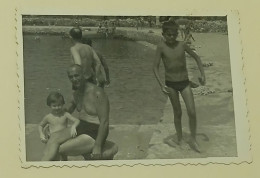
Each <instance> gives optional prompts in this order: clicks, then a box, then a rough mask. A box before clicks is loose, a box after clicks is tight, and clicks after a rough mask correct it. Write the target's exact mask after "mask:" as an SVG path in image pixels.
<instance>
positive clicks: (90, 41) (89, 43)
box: [82, 38, 92, 46]
mask: <svg viewBox="0 0 260 178" xmlns="http://www.w3.org/2000/svg"><path fill="white" fill-rule="evenodd" d="M82 43H83V44H87V45H89V46H92V40H91V39H89V38H83V39H82Z"/></svg>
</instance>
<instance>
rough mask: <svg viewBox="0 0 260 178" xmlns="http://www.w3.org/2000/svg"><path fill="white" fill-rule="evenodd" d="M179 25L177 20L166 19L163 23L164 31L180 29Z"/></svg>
mask: <svg viewBox="0 0 260 178" xmlns="http://www.w3.org/2000/svg"><path fill="white" fill-rule="evenodd" d="M178 28H179V25H178V24H177V23H176V22H175V21H166V22H164V23H163V25H162V31H163V32H166V31H168V30H178Z"/></svg>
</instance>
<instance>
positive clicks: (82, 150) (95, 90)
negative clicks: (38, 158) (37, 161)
mask: <svg viewBox="0 0 260 178" xmlns="http://www.w3.org/2000/svg"><path fill="white" fill-rule="evenodd" d="M83 73H84V72H83V69H82V67H81V66H80V65H77V64H74V65H72V66H71V67H69V69H68V77H69V79H70V81H71V83H72V85H73V88H74V90H75V91H74V93H73V100H72V101H71V102H70V104H69V106H68V107H67V112H69V113H72V112H74V111H75V110H77V111H78V112H79V117H78V118H79V119H80V124H79V125H78V127H77V129H76V130H77V135H78V136H77V137H76V138H74V139H71V140H69V139H70V138H71V136H70V128H66V129H63V130H61V131H59V132H55V133H53V134H52V136H51V138H50V139H49V142H48V143H50V144H49V148H48V149H49V152H48V154H47V155H45V157H44V158H43V159H42V160H44V161H51V160H55V158H56V156H57V154H58V151H59V153H60V154H63V155H67V156H77V155H81V154H89V153H91V159H107V158H106V157H107V155H111V153H107V155H106V153H104V152H102V151H103V147H104V143H105V141H106V138H107V136H108V130H109V101H108V97H107V95H106V94H105V92H104V90H103V89H102V88H100V87H97V86H96V85H95V84H93V83H92V82H89V80H88V79H86V78H85V76H84V75H83ZM62 143H63V144H62ZM61 144H62V145H61ZM59 145H61V146H60V147H59ZM113 154H115V153H113Z"/></svg>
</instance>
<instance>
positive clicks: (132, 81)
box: [23, 35, 166, 124]
mask: <svg viewBox="0 0 260 178" xmlns="http://www.w3.org/2000/svg"><path fill="white" fill-rule="evenodd" d="M34 38H35V36H34V35H25V36H24V39H23V40H24V42H23V43H24V76H25V77H24V78H25V116H26V118H25V121H26V123H39V122H40V120H41V119H42V117H43V116H44V115H45V114H47V113H48V112H49V108H48V107H47V105H46V98H47V96H48V93H49V92H50V91H54V90H59V91H60V92H61V93H62V94H63V95H64V97H65V101H67V102H68V101H69V100H70V98H71V94H72V90H71V84H70V82H69V80H68V78H67V74H66V69H67V67H68V66H69V65H70V64H71V57H70V47H71V46H72V42H71V41H70V40H69V39H62V38H61V37H60V36H47V35H46V36H40V40H34ZM93 47H94V49H95V50H97V51H99V52H101V53H102V55H103V56H104V57H105V58H106V60H107V63H108V65H109V69H110V78H111V84H110V87H109V88H106V89H105V90H106V92H107V94H108V97H109V100H110V108H111V109H110V123H111V124H154V123H157V122H158V121H159V119H160V117H161V116H162V110H163V108H164V104H165V102H166V97H165V96H163V94H162V93H161V91H160V88H159V86H158V84H157V82H156V80H155V78H154V76H153V73H152V62H153V59H154V50H152V49H150V48H148V47H145V46H143V45H141V44H138V43H136V42H133V41H122V40H104V39H103V40H96V41H94V43H93ZM161 74H162V70H161Z"/></svg>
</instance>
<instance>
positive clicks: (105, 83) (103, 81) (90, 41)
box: [82, 39, 110, 87]
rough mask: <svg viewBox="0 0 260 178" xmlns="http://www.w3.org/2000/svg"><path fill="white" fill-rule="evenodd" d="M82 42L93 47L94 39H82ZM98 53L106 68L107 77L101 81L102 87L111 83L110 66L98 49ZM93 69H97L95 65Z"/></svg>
mask: <svg viewBox="0 0 260 178" xmlns="http://www.w3.org/2000/svg"><path fill="white" fill-rule="evenodd" d="M82 43H84V44H87V45H89V46H91V47H92V40H91V39H82ZM96 53H97V55H98V57H99V59H100V62H101V64H102V66H103V68H104V71H105V75H106V79H104V80H101V81H100V86H101V87H104V86H109V84H110V77H109V68H108V65H107V62H106V59H105V58H104V57H103V56H102V54H101V53H99V52H98V51H96ZM93 69H94V71H95V68H94V67H93Z"/></svg>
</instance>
